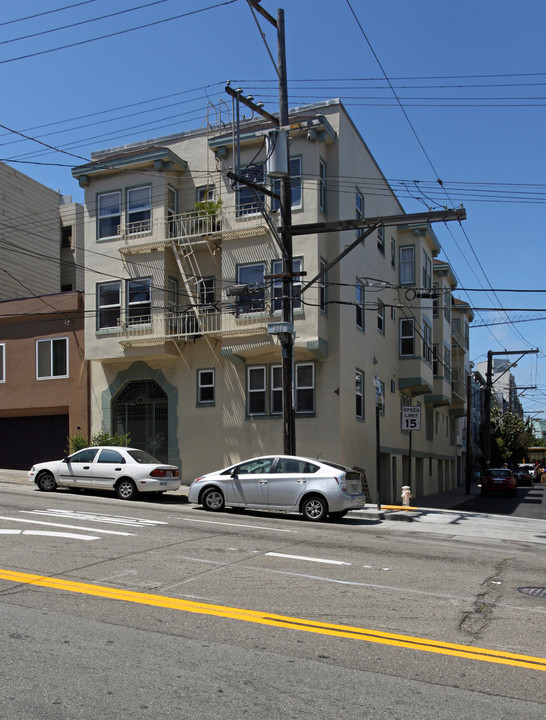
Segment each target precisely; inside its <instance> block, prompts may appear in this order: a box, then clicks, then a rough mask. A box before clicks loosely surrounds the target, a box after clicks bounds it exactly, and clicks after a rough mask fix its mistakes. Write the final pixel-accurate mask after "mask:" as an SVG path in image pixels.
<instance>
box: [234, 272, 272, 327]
mask: <svg viewBox="0 0 546 720" xmlns="http://www.w3.org/2000/svg"><path fill="white" fill-rule="evenodd" d="M253 267H255V268H261V269H262V273H261V283H247V282H246V281H245V280H242V279H241V273H242V271H244V270H245V269H248V268H253ZM264 276H265V263H264V262H254V263H244V264H243V265H238V266H237V284H238V285H249V286H251V285H256V286H257V290H256V292H253V293H247V294H246V295H239V296H237V309H238V312H239V313H242V314H244V315H249V314H251V313H264V312H265V299H266V298H265V280H264Z"/></svg>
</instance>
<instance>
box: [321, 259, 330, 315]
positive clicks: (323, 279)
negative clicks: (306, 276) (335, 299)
mask: <svg viewBox="0 0 546 720" xmlns="http://www.w3.org/2000/svg"><path fill="white" fill-rule="evenodd" d="M320 272H321V277H320V280H319V303H320V311H321V312H323V313H326V312H327V297H328V296H327V292H326V282H327V279H326V278H327V273H326V260H321V261H320Z"/></svg>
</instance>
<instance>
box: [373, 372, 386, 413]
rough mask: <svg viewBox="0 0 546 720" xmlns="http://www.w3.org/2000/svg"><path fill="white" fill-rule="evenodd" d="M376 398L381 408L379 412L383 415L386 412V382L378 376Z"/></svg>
mask: <svg viewBox="0 0 546 720" xmlns="http://www.w3.org/2000/svg"><path fill="white" fill-rule="evenodd" d="M375 400H376V403H377V407H378V409H379V413H380V414H381V415H384V414H385V383H384V382H382V381H381V380H379V378H377V380H376V390H375Z"/></svg>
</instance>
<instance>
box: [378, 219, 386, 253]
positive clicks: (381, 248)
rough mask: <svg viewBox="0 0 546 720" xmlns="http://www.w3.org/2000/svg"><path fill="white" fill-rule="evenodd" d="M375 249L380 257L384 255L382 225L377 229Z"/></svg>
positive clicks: (383, 228)
mask: <svg viewBox="0 0 546 720" xmlns="http://www.w3.org/2000/svg"><path fill="white" fill-rule="evenodd" d="M377 249H378V250H379V252H380V253H381V255H385V227H384V226H383V225H381V227H378V228H377Z"/></svg>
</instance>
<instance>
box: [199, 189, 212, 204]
mask: <svg viewBox="0 0 546 720" xmlns="http://www.w3.org/2000/svg"><path fill="white" fill-rule="evenodd" d="M215 200H216V188H215V187H214V185H201V187H198V188H197V202H198V203H202V202H214V201H215Z"/></svg>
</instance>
